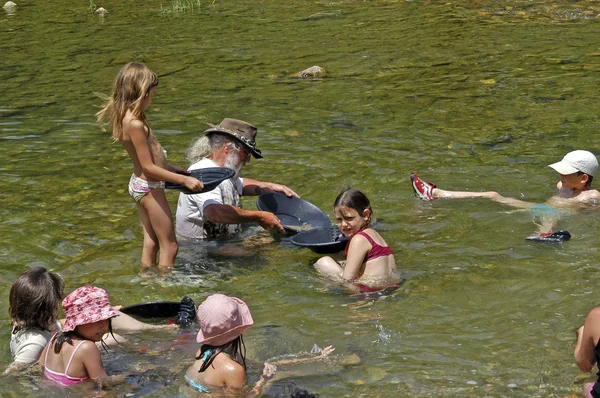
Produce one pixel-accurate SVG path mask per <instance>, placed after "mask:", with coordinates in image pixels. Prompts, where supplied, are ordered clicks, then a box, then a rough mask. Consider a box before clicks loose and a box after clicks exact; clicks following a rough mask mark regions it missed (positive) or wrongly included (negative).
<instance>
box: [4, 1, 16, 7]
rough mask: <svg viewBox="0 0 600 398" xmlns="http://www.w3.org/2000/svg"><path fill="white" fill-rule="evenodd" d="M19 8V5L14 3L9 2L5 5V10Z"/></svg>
mask: <svg viewBox="0 0 600 398" xmlns="http://www.w3.org/2000/svg"><path fill="white" fill-rule="evenodd" d="M16 6H17V3H13V2H12V1H7V2H6V3H4V7H2V8H4V9H9V8H15V7H16Z"/></svg>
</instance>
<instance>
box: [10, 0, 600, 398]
mask: <svg viewBox="0 0 600 398" xmlns="http://www.w3.org/2000/svg"><path fill="white" fill-rule="evenodd" d="M97 5H98V6H102V7H105V8H106V9H108V10H109V12H110V14H108V15H107V16H106V17H105V18H100V17H98V16H95V15H93V14H91V13H90V12H89V10H88V9H87V4H82V5H81V6H73V4H71V2H65V1H55V2H52V3H48V2H37V1H34V2H30V3H28V4H22V5H20V6H19V7H18V9H17V10H16V13H15V14H14V15H8V14H7V13H6V12H4V14H0V54H2V55H1V56H0V82H1V87H2V93H3V95H2V97H1V98H0V178H1V179H2V181H3V182H4V184H3V189H2V190H1V191H0V214H1V215H2V223H0V241H1V242H2V243H3V244H2V246H1V248H0V259H1V261H2V266H1V267H0V283H1V284H2V285H3V287H4V291H5V292H6V294H5V295H4V297H3V298H0V313H6V312H7V307H8V295H7V292H8V289H9V287H10V285H11V283H12V282H13V281H14V279H15V278H16V277H17V276H18V275H19V274H20V273H21V272H22V271H23V270H24V269H25V268H26V267H28V266H37V265H42V266H46V267H48V268H50V269H52V270H54V271H56V272H59V273H60V274H61V275H62V276H63V278H64V279H65V281H66V284H67V291H71V290H72V289H74V288H76V287H78V286H80V285H83V284H97V285H100V286H103V287H105V288H107V289H108V291H109V292H110V294H111V298H112V301H113V302H114V303H122V304H131V303H136V302H141V301H147V300H161V299H166V300H177V299H179V298H180V297H181V296H183V295H184V294H188V295H191V296H192V297H193V298H194V299H195V300H196V302H197V303H199V302H201V301H202V300H203V299H204V298H205V297H206V296H207V295H208V294H210V293H213V292H223V293H227V294H230V295H236V296H238V297H241V298H243V299H245V300H246V301H247V302H248V303H249V305H250V308H251V310H252V313H253V316H254V318H255V321H256V324H255V326H254V327H253V328H251V329H250V330H249V331H248V332H247V334H246V336H245V337H246V342H247V346H248V348H249V357H250V358H252V359H254V360H255V361H261V360H265V359H267V358H270V357H273V356H276V355H281V354H286V353H293V352H297V351H300V350H310V349H311V348H312V346H313V345H314V344H315V343H316V344H318V345H320V346H324V345H329V344H333V345H334V346H335V347H336V353H339V354H342V355H349V354H351V353H355V354H357V355H359V356H360V358H361V359H362V362H361V364H360V365H357V366H350V367H346V368H342V367H339V366H335V365H328V366H323V367H321V368H315V369H308V370H307V369H304V373H303V374H301V375H296V376H292V377H290V378H287V379H285V380H281V381H277V382H276V383H274V386H273V387H271V389H270V390H267V394H268V395H271V396H275V395H277V394H278V393H280V392H281V391H282V390H283V389H284V388H285V386H287V385H288V384H289V383H292V382H293V383H296V384H297V385H299V386H301V387H304V388H307V389H309V390H311V391H317V392H319V393H320V394H321V396H323V397H329V396H331V397H334V396H356V395H363V396H381V397H385V396H415V397H421V396H423V397H425V396H434V395H445V396H457V397H458V396H460V397H462V396H497V397H501V396H523V397H525V396H526V397H532V396H540V397H542V396H543V397H546V396H566V395H569V394H576V393H579V392H580V391H581V385H580V384H579V383H580V382H579V376H580V372H579V371H578V369H577V368H576V366H575V364H574V363H573V360H572V350H573V348H574V333H573V331H574V329H575V328H577V327H578V326H580V324H581V323H582V322H583V319H584V316H585V315H586V314H587V312H588V311H589V309H591V308H592V307H593V306H595V305H596V302H595V301H594V298H593V297H594V292H595V286H596V285H597V283H598V278H599V275H598V272H597V263H598V259H599V258H600V253H599V251H598V249H597V248H596V239H595V237H596V234H597V231H598V230H599V228H600V225H599V221H598V218H597V217H596V213H595V212H593V211H588V212H583V213H581V214H579V215H577V216H574V217H571V218H568V219H565V220H563V221H562V222H561V224H560V227H561V228H565V229H568V230H570V231H571V233H572V234H573V240H572V241H571V242H569V243H567V244H564V245H557V246H553V245H536V244H531V243H529V242H527V241H525V240H524V237H525V236H527V235H528V234H530V233H531V232H532V231H533V230H534V229H535V225H534V223H533V221H534V220H533V217H532V216H531V215H530V214H529V213H526V212H513V211H511V210H510V209H508V208H506V207H503V206H500V205H498V204H490V203H488V202H485V201H462V202H460V201H437V202H430V203H424V202H419V201H417V200H416V199H415V198H414V196H413V195H412V189H411V187H410V183H409V181H408V175H409V173H410V172H411V171H413V170H416V171H418V172H419V174H420V175H421V176H422V177H424V178H425V179H427V180H431V181H433V182H435V183H437V184H438V185H440V186H441V187H443V188H448V189H465V190H480V189H486V190H488V189H495V190H498V191H500V192H501V193H503V194H506V195H509V196H515V197H520V198H523V199H526V200H531V201H543V200H545V199H546V198H548V197H550V196H551V195H552V193H553V192H554V190H555V183H556V180H557V176H556V174H554V172H552V171H551V170H550V169H548V168H546V165H547V164H549V163H551V162H554V161H556V160H558V159H560V158H561V157H562V156H563V155H564V153H566V152H567V151H569V150H572V149H576V148H585V149H588V150H591V151H593V152H595V153H600V145H599V142H598V141H599V139H598V138H597V134H596V131H597V130H598V126H599V122H598V117H597V111H596V110H597V107H598V101H597V88H596V85H597V84H596V83H597V73H598V70H599V69H600V58H599V56H600V49H599V48H598V44H597V40H595V38H596V37H598V30H599V26H598V21H597V19H596V18H595V17H596V16H597V15H598V14H600V6H599V5H598V4H596V3H595V2H586V1H580V2H573V3H568V4H563V3H562V2H552V1H538V2H524V1H523V2H519V1H517V2H510V3H509V2H491V1H490V2H487V1H481V2H396V1H388V2H384V1H378V2H369V3H361V2H344V1H340V2H318V1H317V2H276V1H262V2H221V1H218V0H217V2H215V4H213V5H209V4H208V3H206V4H203V5H202V7H201V8H200V9H196V10H195V11H194V12H186V13H166V12H164V10H165V9H167V8H168V6H170V4H166V3H164V4H161V3H160V2H155V1H150V2H134V1H129V2H116V1H107V2H102V3H100V2H98V3H97ZM161 8H162V10H163V12H162V13H161ZM317 13H321V14H317ZM315 14H317V15H315ZM130 60H139V61H143V62H146V63H147V64H148V65H149V66H150V67H151V68H153V69H154V70H155V71H157V73H158V74H159V75H160V76H161V83H160V87H159V91H158V93H157V95H156V96H155V99H154V102H153V104H152V106H151V108H150V109H149V112H148V119H149V121H150V123H151V125H152V127H153V128H154V130H155V131H156V133H157V136H158V138H159V140H160V142H161V143H162V145H163V146H164V147H165V148H166V149H167V150H168V152H169V159H170V160H171V161H172V162H173V163H178V164H182V165H185V163H186V162H185V159H184V156H183V153H184V150H185V148H186V147H187V146H188V145H189V143H190V142H191V141H192V140H193V139H194V138H195V137H197V134H198V133H200V132H201V131H202V130H204V129H205V128H206V123H216V122H218V121H220V120H221V119H222V118H224V117H237V118H240V119H244V120H248V121H250V122H252V123H253V124H255V125H256V126H258V127H259V130H260V133H259V136H258V143H259V147H260V148H261V149H262V150H263V152H264V154H265V159H263V160H261V161H253V162H252V163H251V164H250V165H249V166H247V168H246V169H245V174H246V175H248V176H252V177H255V178H258V179H263V180H273V181H278V182H281V183H284V184H287V185H289V186H290V187H292V188H293V189H295V190H296V191H297V192H298V193H299V194H301V195H302V196H303V197H304V198H306V199H308V200H310V201H311V202H313V203H314V204H316V205H318V206H319V207H321V208H322V209H324V210H326V211H328V212H329V211H330V208H331V203H332V202H333V199H334V198H335V196H336V195H337V193H338V192H339V191H340V190H341V189H342V188H344V187H345V186H347V185H351V186H354V187H357V188H360V189H362V190H364V191H365V192H366V193H367V194H368V195H369V197H370V199H371V201H372V203H373V206H374V211H375V216H376V218H377V219H378V222H379V228H380V230H381V231H382V233H383V235H384V237H385V238H386V240H387V242H388V243H389V244H390V245H391V246H392V248H393V249H394V251H395V253H396V258H397V259H398V262H399V268H400V269H401V271H402V274H403V276H404V277H405V278H406V279H407V282H406V283H405V284H404V285H402V286H401V288H400V289H398V290H397V291H395V292H394V293H392V294H391V295H390V296H388V297H386V298H379V297H367V298H365V297H349V296H348V295H347V294H346V293H344V292H343V291H341V290H339V289H336V288H331V287H329V286H328V285H326V284H325V283H324V282H323V281H321V280H320V279H319V278H318V277H317V276H316V275H315V273H314V271H313V270H312V269H311V265H312V263H314V261H315V260H316V259H317V258H318V256H317V255H315V254H314V253H312V252H310V251H308V250H302V249H296V248H294V247H292V246H290V245H289V244H287V243H285V242H283V243H279V242H271V241H270V237H269V235H268V234H264V233H258V234H257V233H254V234H253V233H249V234H248V236H249V238H248V239H247V240H246V243H245V244H244V243H241V242H234V243H233V244H232V245H228V246H227V247H216V246H218V245H211V246H210V247H209V248H208V249H207V248H198V247H189V246H187V247H182V249H181V256H180V258H179V260H178V266H177V267H176V270H175V271H174V272H173V273H172V274H170V275H169V276H167V277H158V276H148V275H145V274H141V273H140V269H139V266H138V262H139V257H140V250H141V231H140V228H139V226H138V219H137V214H136V211H135V206H134V204H133V203H132V202H131V200H130V198H129V197H128V195H127V192H126V184H127V181H128V178H129V175H130V173H131V166H130V162H129V160H128V158H127V155H126V153H125V151H124V150H123V149H122V148H121V147H120V146H119V145H118V144H113V143H111V139H110V135H109V133H105V132H102V131H101V129H100V128H98V127H97V125H96V124H95V122H94V116H93V115H94V113H95V112H96V111H97V109H98V106H99V104H100V100H99V99H98V98H97V97H96V95H95V93H96V92H103V93H107V92H108V91H109V90H110V86H111V82H112V80H113V78H114V76H115V74H116V73H117V71H118V70H119V68H120V67H121V66H122V65H123V64H124V63H126V62H128V61H130ZM312 65H319V66H322V67H324V68H326V69H327V71H328V73H329V75H328V77H327V78H324V79H319V80H311V79H309V80H302V79H298V78H295V77H294V76H293V75H294V74H295V73H296V72H298V71H300V70H302V69H305V68H307V67H309V66H312ZM176 198H177V197H176V195H175V194H174V193H171V194H169V199H170V201H171V204H172V208H173V209H174V207H175V204H176ZM244 205H245V206H246V207H248V208H254V206H255V205H254V198H246V200H245V201H244ZM248 241H249V242H248ZM262 241H265V242H266V243H261V242H262ZM9 331H10V326H9V321H8V319H7V318H6V317H5V318H4V320H2V321H1V322H0V335H2V336H4V339H3V341H4V343H3V344H0V361H1V362H3V363H6V364H7V363H8V362H9V361H10V352H9V350H8V339H9ZM173 338H174V336H170V335H169V336H162V335H156V334H151V335H142V336H133V337H132V339H133V341H134V342H135V343H138V344H144V343H149V344H156V348H157V350H158V349H160V352H161V353H162V354H161V355H160V356H156V355H155V356H150V358H152V359H146V357H144V356H143V355H139V354H135V353H118V354H117V355H116V357H114V358H113V357H109V358H108V362H107V366H108V368H109V370H113V371H115V372H116V371H120V370H121V369H130V367H135V366H138V365H139V366H142V365H145V364H147V363H152V364H155V365H156V366H158V368H157V369H153V370H147V371H146V373H145V374H144V375H143V376H139V378H136V377H131V378H130V379H128V383H126V384H125V385H123V386H121V387H118V388H117V389H116V390H115V394H116V395H123V394H126V393H133V394H135V395H143V396H160V397H163V396H177V395H178V394H179V393H180V387H181V385H182V383H181V375H182V370H183V369H184V365H185V364H183V362H185V361H182V357H183V358H185V357H188V358H189V359H190V361H191V355H188V354H187V353H184V355H183V356H182V355H181V353H180V351H177V350H170V349H168V348H165V347H168V346H169V343H170V342H171V341H172V340H173ZM186 349H188V350H189V349H191V350H192V351H193V348H189V347H188V348H186ZM165 353H166V354H165ZM113 356H114V354H113ZM130 364H132V365H130ZM259 371H260V369H259V367H258V366H254V367H252V369H251V376H252V377H256V376H257V374H258V372H259ZM136 384H139V385H137V386H136ZM36 385H37V387H32V385H31V384H30V381H29V380H28V379H20V380H19V382H18V383H15V382H14V379H7V378H3V379H0V388H1V389H2V391H5V392H6V393H7V394H9V395H15V396H16V395H19V394H30V393H31V391H32V388H39V389H40V390H36V391H38V392H39V393H44V394H46V395H48V394H50V395H52V394H56V395H57V396H58V395H61V396H62V395H64V391H54V390H48V388H47V387H46V386H44V385H39V384H36ZM71 394H72V395H73V396H79V395H82V394H85V392H84V391H73V392H72V393H71Z"/></svg>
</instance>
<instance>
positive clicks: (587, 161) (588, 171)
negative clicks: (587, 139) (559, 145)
mask: <svg viewBox="0 0 600 398" xmlns="http://www.w3.org/2000/svg"><path fill="white" fill-rule="evenodd" d="M548 167H551V168H553V169H554V170H556V171H557V172H558V173H560V175H561V181H563V186H565V184H569V185H573V186H568V187H567V186H565V188H576V187H577V186H576V185H581V186H584V187H589V186H591V184H592V180H593V179H594V176H595V175H596V173H597V172H598V159H596V156H594V154H593V153H591V152H588V151H582V150H577V151H572V152H569V153H567V154H566V155H565V156H564V157H563V158H562V160H561V161H560V162H556V163H552V164H551V165H549V166H548Z"/></svg>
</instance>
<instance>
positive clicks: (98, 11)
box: [94, 7, 108, 16]
mask: <svg viewBox="0 0 600 398" xmlns="http://www.w3.org/2000/svg"><path fill="white" fill-rule="evenodd" d="M94 14H96V15H102V16H104V15H106V14H108V11H107V10H106V8H104V7H100V8H96V10H95V11H94Z"/></svg>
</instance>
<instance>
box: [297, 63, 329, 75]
mask: <svg viewBox="0 0 600 398" xmlns="http://www.w3.org/2000/svg"><path fill="white" fill-rule="evenodd" d="M325 76H327V71H326V70H325V69H323V68H321V67H320V66H316V65H315V66H311V67H310V68H307V69H304V70H303V71H302V72H298V77H325Z"/></svg>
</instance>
